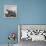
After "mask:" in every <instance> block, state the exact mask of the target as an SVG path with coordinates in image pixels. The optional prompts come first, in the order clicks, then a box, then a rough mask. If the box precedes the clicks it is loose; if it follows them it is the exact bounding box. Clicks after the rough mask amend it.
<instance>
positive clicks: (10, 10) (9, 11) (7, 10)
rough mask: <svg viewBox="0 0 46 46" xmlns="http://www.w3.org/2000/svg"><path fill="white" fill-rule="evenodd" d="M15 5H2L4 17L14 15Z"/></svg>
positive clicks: (15, 12) (15, 14) (15, 13)
mask: <svg viewBox="0 0 46 46" xmlns="http://www.w3.org/2000/svg"><path fill="white" fill-rule="evenodd" d="M16 16H17V5H4V17H10V18H11V17H16Z"/></svg>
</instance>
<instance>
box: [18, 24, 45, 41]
mask: <svg viewBox="0 0 46 46" xmlns="http://www.w3.org/2000/svg"><path fill="white" fill-rule="evenodd" d="M18 31H19V32H18V33H20V35H19V36H20V37H19V39H20V41H21V40H31V41H46V25H31V24H30V25H29V24H22V25H21V24H20V25H18Z"/></svg>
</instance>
